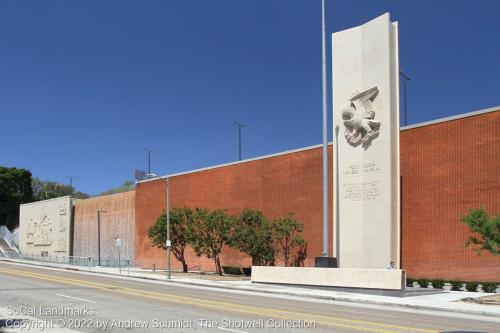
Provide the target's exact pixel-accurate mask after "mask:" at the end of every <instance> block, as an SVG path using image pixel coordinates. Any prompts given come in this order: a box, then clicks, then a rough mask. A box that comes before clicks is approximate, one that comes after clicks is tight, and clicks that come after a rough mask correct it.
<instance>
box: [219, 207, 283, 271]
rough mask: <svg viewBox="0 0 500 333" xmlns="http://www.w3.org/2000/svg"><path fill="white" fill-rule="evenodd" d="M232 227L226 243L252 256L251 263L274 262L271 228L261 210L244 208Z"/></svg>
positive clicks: (264, 263)
mask: <svg viewBox="0 0 500 333" xmlns="http://www.w3.org/2000/svg"><path fill="white" fill-rule="evenodd" d="M232 229H233V231H232V233H231V237H230V241H229V244H228V245H229V246H231V247H233V248H235V249H238V250H240V251H241V252H243V253H246V254H248V255H249V256H250V257H252V265H267V264H271V263H273V262H274V248H273V228H272V226H271V224H270V223H269V221H268V220H267V219H266V218H265V216H264V214H262V212H261V211H259V210H253V209H249V208H245V209H244V210H243V211H242V212H241V213H240V214H239V215H238V216H237V217H236V218H235V220H234V225H233V228H232Z"/></svg>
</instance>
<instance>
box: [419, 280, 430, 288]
mask: <svg viewBox="0 0 500 333" xmlns="http://www.w3.org/2000/svg"><path fill="white" fill-rule="evenodd" d="M417 281H418V285H419V286H420V288H427V287H428V286H429V280H427V279H418V280H417Z"/></svg>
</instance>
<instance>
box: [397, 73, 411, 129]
mask: <svg viewBox="0 0 500 333" xmlns="http://www.w3.org/2000/svg"><path fill="white" fill-rule="evenodd" d="M399 75H401V77H402V78H403V95H404V110H405V113H404V124H405V126H407V125H408V102H407V95H406V90H407V87H406V85H407V83H408V81H410V78H409V77H408V76H407V75H406V74H405V73H403V72H399Z"/></svg>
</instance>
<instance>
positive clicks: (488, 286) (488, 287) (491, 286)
mask: <svg viewBox="0 0 500 333" xmlns="http://www.w3.org/2000/svg"><path fill="white" fill-rule="evenodd" d="M481 285H482V286H483V291H484V292H485V293H495V292H496V291H497V284H496V283H495V282H483V283H481Z"/></svg>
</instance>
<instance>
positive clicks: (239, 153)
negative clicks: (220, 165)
mask: <svg viewBox="0 0 500 333" xmlns="http://www.w3.org/2000/svg"><path fill="white" fill-rule="evenodd" d="M238 142H239V144H238V160H240V161H241V126H238Z"/></svg>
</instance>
